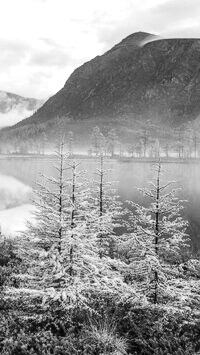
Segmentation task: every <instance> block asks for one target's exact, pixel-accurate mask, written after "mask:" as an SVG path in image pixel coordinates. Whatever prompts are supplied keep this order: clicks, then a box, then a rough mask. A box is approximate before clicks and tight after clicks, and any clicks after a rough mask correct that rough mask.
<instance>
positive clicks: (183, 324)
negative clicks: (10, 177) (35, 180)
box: [0, 140, 200, 355]
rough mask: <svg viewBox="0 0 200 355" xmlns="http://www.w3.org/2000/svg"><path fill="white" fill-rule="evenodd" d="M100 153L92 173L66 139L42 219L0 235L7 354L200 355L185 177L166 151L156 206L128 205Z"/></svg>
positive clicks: (156, 182) (199, 296)
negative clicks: (173, 173)
mask: <svg viewBox="0 0 200 355" xmlns="http://www.w3.org/2000/svg"><path fill="white" fill-rule="evenodd" d="M96 155H97V162H96V165H97V168H96V171H95V172H94V179H93V180H91V179H90V180H88V179H87V174H86V171H83V170H82V169H81V164H80V163H79V162H76V161H75V159H73V157H72V154H71V152H69V147H68V146H67V147H66V145H65V143H64V142H63V140H61V141H60V143H59V144H58V146H57V151H56V153H55V157H56V162H55V164H54V169H55V172H56V175H57V177H51V176H45V175H44V176H43V183H40V184H37V186H36V188H35V191H34V193H35V198H34V204H35V206H36V210H35V212H34V217H35V218H34V221H32V222H29V223H28V224H27V229H26V231H25V232H23V233H21V234H20V235H18V236H16V237H15V238H13V239H8V238H6V237H4V236H3V235H1V237H0V353H1V354H2V355H28V354H31V355H49V354H53V355H64V354H65V355H66V354H67V355H78V354H79V355H80V354H83V355H107V354H112V355H126V354H130V355H136V354H144V355H148V354H157V355H165V354H166V355H167V354H173V355H189V354H191V355H194V354H200V312H199V304H200V259H199V256H198V255H194V254H192V252H191V249H190V236H189V235H187V233H186V230H187V226H188V222H187V221H186V220H184V219H183V218H182V214H181V211H182V210H183V208H184V203H185V202H184V201H181V200H179V199H178V198H177V188H178V187H177V186H176V183H175V182H174V181H169V182H168V183H165V184H163V183H162V176H163V174H164V171H163V167H162V161H161V159H160V158H159V156H158V157H157V161H156V163H155V164H154V165H153V169H152V175H153V179H152V181H151V182H150V183H149V186H147V187H146V188H143V189H140V192H141V194H143V195H144V196H145V198H146V199H147V201H148V206H147V207H144V206H142V205H139V204H137V203H135V202H134V201H126V204H125V205H124V204H122V203H121V202H120V198H119V196H117V195H116V190H115V183H114V182H112V181H109V179H108V175H109V174H108V173H109V172H108V170H107V169H106V164H105V157H104V154H99V152H96ZM158 155H159V154H158ZM138 188H139V186H138Z"/></svg>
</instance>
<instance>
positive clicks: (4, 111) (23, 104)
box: [0, 91, 44, 127]
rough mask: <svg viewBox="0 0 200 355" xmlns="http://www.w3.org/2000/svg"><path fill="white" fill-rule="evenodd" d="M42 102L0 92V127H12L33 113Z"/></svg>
mask: <svg viewBox="0 0 200 355" xmlns="http://www.w3.org/2000/svg"><path fill="white" fill-rule="evenodd" d="M43 103H44V101H42V100H37V99H33V98H27V97H22V96H19V95H16V94H13V93H10V92H6V91H0V127H3V126H9V125H12V124H14V123H16V122H18V121H20V120H22V119H23V118H25V117H27V116H30V115H32V114H33V112H35V111H36V110H37V109H38V108H39V107H40V106H42V104H43Z"/></svg>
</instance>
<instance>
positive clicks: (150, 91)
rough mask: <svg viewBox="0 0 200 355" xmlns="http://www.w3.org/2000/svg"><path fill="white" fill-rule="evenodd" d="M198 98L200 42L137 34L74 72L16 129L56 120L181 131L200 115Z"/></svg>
mask: <svg viewBox="0 0 200 355" xmlns="http://www.w3.org/2000/svg"><path fill="white" fill-rule="evenodd" d="M152 38H153V40H152ZM199 95H200V40H199V39H160V38H159V37H157V38H156V37H155V36H152V35H150V34H148V33H143V32H138V33H134V34H132V35H130V36H128V37H127V38H125V39H124V40H122V41H121V42H120V43H119V44H117V45H116V46H114V47H113V48H112V49H110V50H109V51H108V52H106V53H105V54H103V55H102V56H97V57H96V58H94V59H92V60H91V61H89V62H87V63H85V64H83V65H82V66H80V67H79V68H77V69H76V70H75V71H74V72H73V73H72V75H71V76H70V77H69V79H68V80H67V82H66V84H65V85H64V87H63V88H62V89H61V90H60V91H59V92H58V93H56V94H55V95H54V96H52V97H51V98H50V99H49V100H48V101H47V102H46V103H45V104H44V105H43V106H42V107H41V108H40V109H39V110H38V111H37V112H36V113H35V114H33V115H32V116H31V117H29V118H28V119H26V120H23V121H22V122H20V123H19V124H18V125H17V126H18V127H20V126H24V125H27V124H32V123H33V124H37V123H42V122H46V121H48V120H51V119H54V118H55V117H65V118H68V120H69V121H72V122H74V121H76V120H85V119H95V120H96V121H98V122H99V121H100V120H101V119H104V120H107V121H108V122H109V120H118V121H120V120H122V119H129V120H132V121H133V120H145V119H152V120H154V121H156V122H157V121H159V122H164V123H166V122H167V123H169V124H170V125H180V124H181V123H184V122H187V121H188V120H192V119H195V118H196V117H197V116H198V115H199V112H200V100H199Z"/></svg>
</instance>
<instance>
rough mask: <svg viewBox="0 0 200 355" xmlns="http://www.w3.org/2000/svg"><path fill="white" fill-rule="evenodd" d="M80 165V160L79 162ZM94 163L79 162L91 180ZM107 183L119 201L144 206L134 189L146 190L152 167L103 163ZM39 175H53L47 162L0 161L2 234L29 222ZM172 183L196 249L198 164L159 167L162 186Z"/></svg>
mask: <svg viewBox="0 0 200 355" xmlns="http://www.w3.org/2000/svg"><path fill="white" fill-rule="evenodd" d="M79 161H80V160H79ZM97 166H98V163H97V162H96V161H95V160H85V159H83V160H81V169H83V170H87V174H88V176H89V177H92V178H93V177H94V172H95V169H96V167H97ZM105 166H106V168H108V169H111V170H110V171H109V173H108V174H109V177H108V179H109V180H114V181H117V184H116V187H117V190H118V194H119V195H120V197H121V199H122V201H126V200H133V201H135V202H139V203H141V204H144V205H147V204H148V201H147V200H144V198H143V196H142V195H141V194H140V193H139V192H138V190H137V188H138V187H144V186H146V187H147V186H148V182H149V181H151V180H152V179H153V178H154V176H155V173H154V172H153V169H152V163H146V162H134V161H127V162H124V161H114V160H106V161H105ZM39 173H44V174H46V175H48V176H49V175H55V172H54V169H53V168H52V161H51V159H49V158H38V159H37V158H7V159H6V158H5V159H0V224H1V226H2V229H3V231H4V232H5V233H8V234H9V233H10V234H12V233H14V232H15V231H17V230H22V229H23V228H24V225H25V224H24V220H25V219H29V218H30V216H31V215H30V211H31V210H32V206H31V204H30V196H31V188H32V187H34V184H35V182H36V181H39V180H41V177H40V176H39ZM169 180H170V181H171V180H173V181H174V180H175V181H176V184H175V186H176V187H178V188H179V187H180V188H181V190H180V191H179V192H178V197H180V198H181V199H184V200H187V202H186V203H185V208H184V211H183V216H184V217H185V218H187V219H188V221H189V230H188V232H189V233H190V235H191V238H192V245H193V249H194V250H197V249H200V164H199V163H192V162H191V163H163V176H162V182H163V183H165V182H167V181H169Z"/></svg>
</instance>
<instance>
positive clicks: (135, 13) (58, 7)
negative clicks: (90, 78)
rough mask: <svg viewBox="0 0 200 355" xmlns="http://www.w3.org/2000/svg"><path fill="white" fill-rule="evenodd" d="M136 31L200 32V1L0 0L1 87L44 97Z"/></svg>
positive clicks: (162, 33)
mask: <svg viewBox="0 0 200 355" xmlns="http://www.w3.org/2000/svg"><path fill="white" fill-rule="evenodd" d="M136 31H144V32H150V33H153V34H158V35H160V36H163V37H200V0H0V90H6V91H11V92H14V93H16V94H20V95H24V96H30V97H37V98H42V99H46V98H47V97H49V96H51V95H53V94H54V93H56V92H57V91H58V90H59V89H61V88H62V86H63V85H64V83H65V81H66V80H67V78H68V77H69V75H70V74H71V73H72V71H73V70H74V69H75V68H76V67H77V66H79V65H81V64H82V63H83V62H85V61H87V60H90V59H92V58H93V57H94V56H96V55H98V54H102V53H103V52H105V51H106V50H108V49H109V48H110V47H112V46H113V45H114V44H116V43H118V42H119V41H121V40H122V39H123V38H124V37H126V36H128V35H129V34H131V33H133V32H136Z"/></svg>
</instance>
